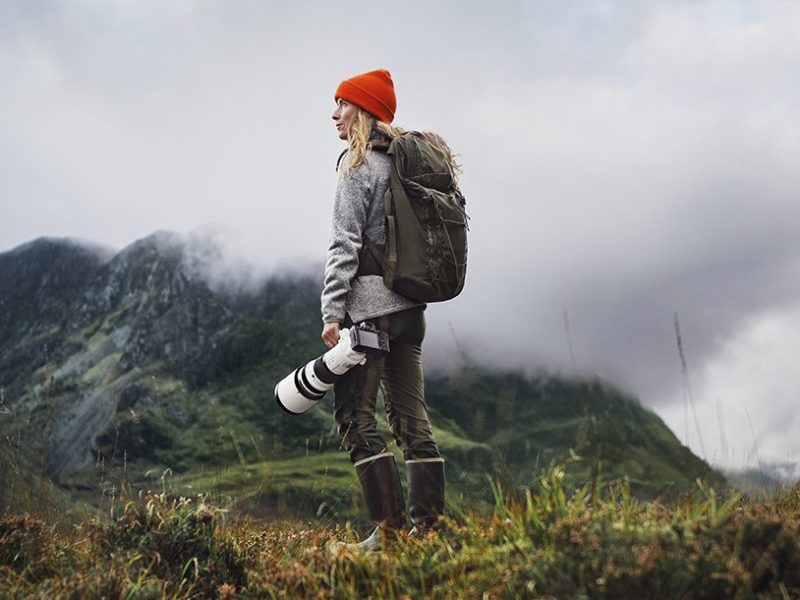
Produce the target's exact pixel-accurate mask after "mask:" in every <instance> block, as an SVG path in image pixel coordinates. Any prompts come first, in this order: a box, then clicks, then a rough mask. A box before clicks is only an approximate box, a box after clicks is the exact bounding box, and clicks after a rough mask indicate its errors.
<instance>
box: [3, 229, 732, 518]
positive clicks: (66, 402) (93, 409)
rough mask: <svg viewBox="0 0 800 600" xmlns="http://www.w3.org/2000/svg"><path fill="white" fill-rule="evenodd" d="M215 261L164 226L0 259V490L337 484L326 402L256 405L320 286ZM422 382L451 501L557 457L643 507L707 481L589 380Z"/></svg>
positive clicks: (296, 361)
mask: <svg viewBox="0 0 800 600" xmlns="http://www.w3.org/2000/svg"><path fill="white" fill-rule="evenodd" d="M220 256H221V253H220V251H219V249H218V248H216V247H215V246H214V245H213V244H211V243H209V242H207V241H204V240H200V239H196V238H190V237H186V236H180V235H177V234H174V233H168V232H159V233H156V234H153V235H151V236H149V237H147V238H145V239H142V240H139V241H137V242H135V243H133V244H131V245H130V246H128V247H126V248H124V249H123V250H121V251H120V252H116V253H115V252H111V251H109V250H108V249H105V248H100V247H96V246H90V245H86V244H82V243H79V242H75V241H70V240H59V239H48V238H42V239H38V240H35V241H33V242H30V243H28V244H25V245H23V246H20V247H18V248H16V249H14V250H11V251H10V252H6V253H3V254H0V281H2V288H1V289H0V433H2V434H3V444H4V446H3V448H2V452H1V453H0V466H3V471H2V474H0V486H2V488H3V489H5V490H8V489H10V483H14V482H12V481H11V480H12V477H17V479H16V480H14V481H15V482H16V485H17V488H16V489H20V486H22V485H23V483H24V482H21V481H18V480H19V479H20V478H22V479H25V477H23V475H24V472H26V471H27V472H28V477H27V479H28V483H30V480H31V479H35V478H36V476H38V477H42V476H45V477H47V478H48V479H49V480H52V481H54V482H56V483H57V484H58V485H60V486H61V487H62V488H64V489H68V490H72V491H74V492H81V491H82V492H84V495H86V496H87V497H91V496H92V494H93V493H94V492H95V491H96V490H97V489H98V487H102V486H103V485H107V484H108V483H109V482H113V481H114V480H115V479H117V480H118V479H119V478H124V479H126V480H128V481H132V482H134V484H141V485H144V484H145V483H146V482H147V481H148V478H149V480H150V481H152V479H153V475H152V474H153V473H164V472H171V473H173V474H175V476H176V477H179V478H183V479H182V481H184V482H185V483H186V485H187V486H188V485H192V486H194V489H199V488H204V487H205V488H207V487H209V486H212V485H213V486H214V487H215V489H216V490H217V491H220V490H221V489H223V488H224V490H225V491H227V493H230V494H232V495H236V494H244V495H247V496H248V498H249V499H250V500H249V506H250V507H251V508H253V509H254V510H256V509H258V508H259V506H261V507H262V508H263V507H266V506H274V505H277V504H281V503H284V504H285V503H286V501H287V498H291V499H293V502H295V507H296V508H297V507H300V508H299V509H298V510H300V509H302V510H305V509H308V510H313V509H314V508H316V506H317V505H318V504H319V502H318V500H319V501H331V502H333V501H335V500H336V499H337V498H339V499H340V498H341V493H342V489H349V488H352V478H353V476H352V473H351V471H350V469H349V465H348V464H347V459H346V456H345V455H344V453H343V452H340V451H338V449H337V445H338V441H337V436H336V433H335V426H334V423H333V419H332V416H331V414H330V405H329V402H328V401H322V402H321V403H320V406H319V407H315V408H314V409H312V410H311V411H309V412H308V413H306V414H304V415H302V416H297V417H292V416H289V415H286V414H284V413H283V412H282V411H280V410H279V409H278V408H277V407H276V404H275V400H274V398H273V388H274V385H275V382H276V381H278V380H279V379H281V378H282V377H283V376H285V375H286V374H287V373H289V372H291V370H292V369H294V368H295V367H297V366H299V365H301V364H304V363H305V362H307V361H308V360H310V359H312V358H314V357H315V356H317V355H319V354H320V353H322V352H323V351H324V350H325V348H324V346H323V345H322V343H321V342H320V340H319V330H320V320H319V292H320V289H319V279H320V278H319V277H311V276H302V275H299V274H298V275H293V276H288V275H283V276H277V275H276V276H272V277H270V278H266V279H265V280H264V281H262V282H261V283H259V284H257V285H254V284H252V281H251V283H250V284H248V285H244V284H242V283H236V282H237V281H238V280H237V279H236V278H235V277H232V276H230V275H231V273H227V275H228V276H227V277H226V278H225V279H224V280H216V279H215V278H214V277H212V276H211V273H212V272H213V271H214V269H213V268H212V267H213V265H214V264H216V263H217V262H218V261H219V259H220ZM242 281H244V279H243V280H242ZM427 386H428V399H429V404H430V407H431V412H432V414H433V421H434V425H435V426H436V431H435V433H436V435H437V439H438V440H439V442H440V445H441V446H442V449H443V452H444V454H445V455H446V456H447V458H448V478H449V479H452V483H453V488H452V489H454V490H460V492H461V493H463V494H466V495H467V497H469V496H470V495H471V494H480V492H481V491H485V490H487V489H488V484H487V481H486V478H487V475H488V476H489V477H491V478H495V479H502V480H503V481H506V482H507V483H508V484H509V485H512V486H517V485H518V486H525V485H530V484H531V482H532V481H533V480H534V479H535V476H536V473H537V469H539V468H542V467H545V466H547V463H548V462H550V461H563V460H565V459H569V461H570V462H571V463H572V466H571V468H570V471H569V472H570V477H571V478H572V479H573V481H574V482H575V484H576V485H577V484H580V483H581V482H582V481H587V480H589V479H592V480H600V479H609V478H614V477H621V476H627V477H629V479H630V480H631V485H632V488H633V489H634V490H635V491H636V492H638V493H640V494H642V495H647V496H653V495H658V494H663V493H675V492H679V491H681V490H685V489H687V488H688V487H690V486H692V485H693V481H694V478H695V477H696V476H700V475H701V476H704V477H707V478H710V479H712V480H713V481H714V482H715V483H716V484H719V485H721V483H722V479H721V477H720V476H719V475H718V474H716V473H715V472H713V471H712V470H711V469H710V468H709V467H708V465H706V464H705V463H704V462H703V461H701V460H700V459H698V458H697V457H695V456H694V455H693V454H691V452H690V451H689V450H688V449H687V448H685V447H684V446H682V445H681V444H680V443H679V442H678V440H677V439H676V438H675V436H674V435H672V433H671V432H670V431H669V430H668V429H667V428H666V426H665V425H664V424H663V422H662V421H661V420H660V419H659V418H658V417H656V416H655V415H654V414H652V413H651V412H649V411H647V410H645V409H644V408H642V407H641V406H640V405H639V403H638V402H637V401H636V400H635V399H633V398H630V397H627V396H626V395H624V394H623V393H621V392H620V391H618V390H616V389H614V388H612V387H609V386H608V385H604V384H602V383H600V382H592V381H565V380H560V379H556V378H551V377H546V376H539V377H524V376H522V375H520V374H516V373H505V372H497V371H491V370H486V369H480V368H476V367H474V366H473V365H464V366H463V368H462V369H460V370H458V371H455V372H453V373H444V374H434V375H431V376H429V378H428V380H427ZM571 450H572V451H574V452H573V456H574V455H578V456H580V457H581V460H575V459H574V458H573V459H570V458H569V457H570V456H571V454H570V451H571ZM311 455H313V456H311ZM3 463H5V464H3ZM20 464H25V465H40V467H30V468H28V469H20V468H19V465H20ZM12 467H16V468H12ZM31 471H40V472H39V473H36V474H34V473H32V472H31ZM14 473H16V475H14ZM209 473H213V477H211V478H209ZM320 477H321V478H322V479H320ZM312 479H313V481H314V482H313V485H312V484H310V483H309V481H311V480H312ZM319 481H324V482H325V485H326V486H328V487H326V488H325V489H324V490H323V489H322V488H320V487H319V486H320V485H321V484H319ZM248 486H249V487H248ZM315 486H316V487H315ZM11 487H13V486H11ZM323 487H324V486H323ZM244 490H247V491H246V493H245V491H244ZM4 493H5V494H6V496H5V497H2V496H1V495H0V500H2V502H3V504H4V505H10V504H13V502H14V499H13V498H9V497H8V492H7V491H6V492H4ZM337 494H338V495H337ZM309 496H314V497H315V499H312V500H311V501H308V497H309ZM317 496H318V497H317ZM302 510H301V512H302Z"/></svg>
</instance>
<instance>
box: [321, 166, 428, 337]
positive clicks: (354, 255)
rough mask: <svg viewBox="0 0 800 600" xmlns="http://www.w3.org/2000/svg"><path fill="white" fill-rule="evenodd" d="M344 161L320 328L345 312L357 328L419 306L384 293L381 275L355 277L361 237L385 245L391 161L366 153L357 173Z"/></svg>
mask: <svg viewBox="0 0 800 600" xmlns="http://www.w3.org/2000/svg"><path fill="white" fill-rule="evenodd" d="M348 161H349V155H348V154H345V155H344V156H343V157H342V160H341V163H340V164H341V167H340V168H339V179H338V182H337V184H336V196H335V198H334V202H333V218H332V220H331V233H330V243H329V244H328V256H327V260H326V262H325V281H324V286H323V290H322V296H321V301H322V320H323V322H325V323H334V322H336V323H343V322H344V318H345V313H347V314H349V315H350V318H351V319H352V320H353V322H354V323H359V322H361V321H364V320H366V319H374V318H376V317H380V316H383V315H388V314H391V313H395V312H399V311H401V310H405V309H407V308H411V307H413V306H420V305H421V304H420V303H419V302H415V301H413V300H410V299H408V298H406V297H405V296H401V295H400V294H398V293H396V292H393V291H392V290H390V289H389V288H387V287H386V286H385V285H384V283H383V277H381V276H380V275H362V276H358V277H357V276H356V272H357V271H358V254H359V252H360V251H361V247H362V245H363V239H364V237H366V238H368V239H369V240H371V241H372V242H374V243H376V244H380V245H383V244H384V243H385V241H386V223H385V221H386V214H385V212H384V208H383V195H384V193H385V192H386V190H387V189H388V187H389V176H390V174H391V159H390V158H389V156H388V155H387V154H386V153H385V152H380V151H376V150H367V153H366V155H365V157H364V162H363V163H362V164H361V165H360V166H359V167H358V168H357V169H353V170H349V169H347V168H346V167H345V165H347V164H349V163H348Z"/></svg>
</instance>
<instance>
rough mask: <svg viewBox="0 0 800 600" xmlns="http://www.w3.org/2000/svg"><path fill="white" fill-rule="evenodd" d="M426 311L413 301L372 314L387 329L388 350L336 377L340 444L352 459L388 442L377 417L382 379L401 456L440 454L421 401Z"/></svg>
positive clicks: (376, 450) (370, 453)
mask: <svg viewBox="0 0 800 600" xmlns="http://www.w3.org/2000/svg"><path fill="white" fill-rule="evenodd" d="M424 311H425V308H424V307H415V308H411V309H408V310H404V311H401V312H398V313H393V314H390V315H386V316H383V317H379V318H377V319H372V320H371V321H370V323H372V324H373V325H375V326H376V327H377V328H378V329H380V330H381V331H385V332H387V333H388V334H389V354H388V355H387V356H385V357H383V358H380V359H376V358H368V359H367V362H366V363H365V364H363V365H358V366H356V367H353V368H352V369H350V370H349V371H348V372H347V373H345V374H344V375H342V377H341V378H339V380H338V381H337V382H336V385H335V387H334V394H335V398H334V402H333V414H334V417H335V419H336V423H337V425H338V428H339V435H340V437H341V440H342V446H343V447H344V449H345V450H347V451H348V452H349V453H350V459H351V460H352V461H353V462H354V463H355V462H357V461H359V460H363V459H364V458H368V457H370V456H374V455H376V454H380V453H381V452H383V451H384V449H385V448H386V442H385V441H384V439H383V437H381V435H380V434H379V433H378V428H377V421H376V419H375V405H376V402H377V399H378V388H379V387H380V386H381V384H383V404H384V407H385V409H386V416H387V418H388V420H389V427H390V428H391V430H392V435H393V436H394V439H395V441H396V442H397V445H398V446H399V447H400V448H401V450H402V451H403V456H404V458H405V459H406V460H411V459H419V458H438V457H439V456H441V455H440V454H439V448H438V447H437V446H436V442H435V441H434V439H433V433H432V432H431V423H430V419H429V418H428V407H427V404H426V403H425V382H424V379H423V373H422V340H423V338H424V337H425V312H424ZM345 325H346V326H350V325H351V323H349V322H346V323H345Z"/></svg>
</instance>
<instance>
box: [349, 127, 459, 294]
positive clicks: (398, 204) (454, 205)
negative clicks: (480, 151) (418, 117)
mask: <svg viewBox="0 0 800 600" xmlns="http://www.w3.org/2000/svg"><path fill="white" fill-rule="evenodd" d="M386 152H387V154H388V155H389V157H390V158H391V159H392V174H391V181H390V186H389V189H388V190H387V191H386V194H385V196H384V208H385V210H386V245H385V246H384V247H380V246H378V245H377V244H374V243H373V242H371V241H370V240H367V239H365V240H364V249H363V250H362V253H361V260H360V268H359V273H360V274H369V273H374V274H382V275H383V281H384V283H385V284H386V287H388V288H389V289H392V290H394V291H396V292H398V293H399V294H402V295H403V296H406V297H407V298H411V299H412V300H417V301H419V302H442V301H444V300H450V299H451V298H455V297H456V296H457V295H458V294H459V293H460V292H461V290H462V289H463V288H464V280H465V278H466V272H467V230H468V225H467V219H468V217H467V213H466V211H465V205H466V201H465V199H464V196H463V195H462V194H461V192H460V190H459V189H458V187H457V185H456V181H455V180H454V178H453V174H452V172H451V170H450V166H449V164H448V161H447V159H446V158H445V157H444V156H442V154H441V153H439V152H437V151H436V150H435V149H434V148H433V146H432V145H431V144H430V143H429V142H428V141H427V140H426V139H425V137H424V135H423V134H421V133H418V132H411V133H409V134H407V135H404V136H402V137H398V138H394V139H393V140H392V141H391V143H390V144H389V147H388V149H387V150H386Z"/></svg>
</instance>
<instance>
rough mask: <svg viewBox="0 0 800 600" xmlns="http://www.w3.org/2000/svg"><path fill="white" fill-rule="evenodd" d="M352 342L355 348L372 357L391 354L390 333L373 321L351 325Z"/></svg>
mask: <svg viewBox="0 0 800 600" xmlns="http://www.w3.org/2000/svg"><path fill="white" fill-rule="evenodd" d="M350 342H351V347H352V348H353V350H356V351H357V352H363V353H364V354H366V355H367V356H369V357H371V358H381V357H384V356H386V355H387V354H389V334H388V333H386V332H385V331H381V330H380V329H377V328H376V327H375V326H374V325H372V324H371V323H361V324H359V325H358V326H356V327H351V328H350Z"/></svg>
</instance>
